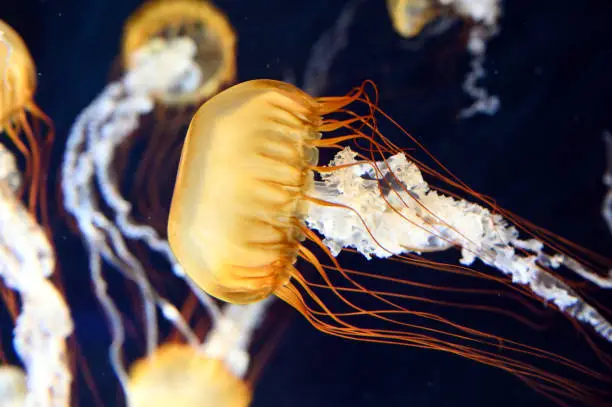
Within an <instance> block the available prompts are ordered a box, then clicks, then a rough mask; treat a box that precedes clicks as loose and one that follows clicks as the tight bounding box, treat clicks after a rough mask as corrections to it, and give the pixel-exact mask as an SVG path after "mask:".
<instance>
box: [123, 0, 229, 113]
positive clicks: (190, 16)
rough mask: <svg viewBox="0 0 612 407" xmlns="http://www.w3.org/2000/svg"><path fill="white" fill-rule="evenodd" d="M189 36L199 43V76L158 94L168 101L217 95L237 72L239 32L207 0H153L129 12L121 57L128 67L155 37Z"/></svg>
mask: <svg viewBox="0 0 612 407" xmlns="http://www.w3.org/2000/svg"><path fill="white" fill-rule="evenodd" d="M155 37H159V38H166V39H167V38H174V37H187V38H190V39H191V40H192V41H193V43H194V44H195V45H196V58H195V60H196V62H197V63H198V67H199V69H200V77H197V78H196V77H194V78H193V80H194V81H193V82H194V86H193V87H191V88H184V89H176V90H175V91H172V92H169V93H165V94H161V95H158V97H159V99H160V100H161V102H162V103H164V104H166V105H171V106H172V105H184V104H193V103H196V102H201V101H202V100H204V99H206V98H208V97H210V96H212V95H214V94H215V93H216V92H218V91H219V89H220V88H221V87H222V86H223V85H225V84H226V83H229V82H232V81H233V80H234V78H235V76H236V56H235V55H236V51H235V47H236V35H235V34H234V30H233V28H232V26H231V25H230V23H229V21H228V19H227V17H226V16H225V14H223V13H222V12H221V11H220V10H219V9H217V8H216V7H215V6H214V5H213V4H211V3H210V2H208V1H202V0H152V1H149V2H147V3H145V4H144V5H143V6H142V7H141V8H140V9H139V10H137V11H136V12H135V13H134V14H133V15H131V16H130V18H129V20H128V21H127V23H126V26H125V30H124V35H123V42H122V59H123V64H124V66H125V68H126V69H129V68H130V67H131V66H132V65H133V64H134V63H136V62H137V61H135V51H136V50H137V49H139V48H140V47H142V46H143V45H145V44H146V43H148V42H149V41H151V40H152V39H153V38H155Z"/></svg>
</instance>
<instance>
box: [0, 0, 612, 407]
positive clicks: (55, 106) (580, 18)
mask: <svg viewBox="0 0 612 407" xmlns="http://www.w3.org/2000/svg"><path fill="white" fill-rule="evenodd" d="M140 3H141V2H140V1H138V0H40V1H33V0H4V1H3V2H2V4H3V5H2V8H1V10H0V18H2V19H4V20H5V21H7V22H8V23H9V24H10V25H12V26H13V27H14V28H15V29H16V30H17V31H18V32H19V33H20V34H21V35H22V37H23V38H24V40H25V41H26V43H27V44H28V46H29V48H30V50H31V52H32V54H33V57H34V60H35V61H36V64H37V66H38V72H39V75H38V79H39V87H38V92H37V95H36V101H37V102H38V103H39V105H40V106H41V107H42V108H43V110H44V111H45V112H46V113H47V114H49V115H50V116H51V117H52V118H53V120H54V121H55V124H56V126H57V134H58V139H57V143H56V145H55V150H54V162H53V169H52V171H51V172H50V174H49V175H50V178H51V179H52V180H55V174H56V171H57V168H58V166H59V164H60V162H61V154H62V151H63V143H64V141H65V139H66V135H67V133H68V131H69V128H70V125H71V123H72V122H73V120H74V119H75V117H76V115H77V114H78V113H79V111H80V110H82V109H83V108H84V107H85V106H87V105H88V104H89V103H90V102H91V100H92V99H93V98H94V97H95V96H96V95H97V94H98V93H99V92H100V91H101V89H102V88H103V87H104V86H105V84H106V83H107V80H108V78H109V72H110V69H111V65H112V63H113V61H114V59H115V58H116V56H117V55H118V52H119V42H120V35H121V30H122V26H123V23H124V21H125V19H126V17H127V16H128V15H129V13H130V12H132V11H133V10H134V9H135V8H136V7H137V6H139V5H140ZM215 3H216V4H217V5H218V6H219V7H220V8H221V9H222V10H224V11H225V12H226V13H227V14H228V16H229V19H230V20H231V22H232V24H233V25H234V27H235V30H236V32H237V35H238V39H239V41H238V78H239V80H248V79H253V78H274V79H283V78H284V77H285V75H286V73H287V72H290V71H291V72H293V73H294V74H295V76H296V77H297V78H298V84H299V83H300V80H299V78H300V77H301V75H302V73H303V70H304V66H305V64H306V62H307V59H308V57H309V55H310V50H311V47H312V46H313V44H314V42H315V41H316V40H317V39H318V37H319V36H320V35H321V33H322V32H323V31H324V30H326V29H328V28H329V27H330V26H332V25H333V23H334V22H335V20H336V18H337V17H338V14H339V12H340V10H341V9H342V7H343V5H344V2H343V1H328V0H311V1H297V0H296V1H286V0H257V1H246V0H217V1H216V2H215ZM506 3H507V4H504V8H505V10H504V17H503V18H502V21H501V33H500V35H499V36H498V37H496V38H495V39H494V40H492V41H491V43H490V44H489V50H488V53H487V60H486V61H487V62H486V68H487V71H488V72H489V74H490V75H489V77H488V78H487V80H486V81H485V83H486V86H487V88H488V89H489V90H490V91H491V92H492V93H493V94H497V95H499V97H500V98H501V103H502V105H501V111H500V112H499V113H498V114H496V115H495V116H493V117H480V116H479V117H476V118H473V119H469V120H464V121H460V120H457V119H456V114H457V113H458V111H459V110H460V109H461V108H462V107H466V106H468V105H469V103H470V101H469V99H468V98H467V97H466V96H465V95H464V94H463V93H462V91H461V83H462V81H463V77H464V75H465V73H466V72H467V68H468V61H469V60H468V58H467V56H466V54H465V53H464V52H462V44H461V41H460V40H458V37H460V34H461V32H462V28H461V26H460V25H454V26H452V27H451V29H450V30H449V32H447V33H445V34H443V35H440V36H436V37H433V38H429V39H427V40H426V41H422V40H417V41H407V40H402V39H401V38H400V37H399V36H397V35H396V34H395V33H394V32H393V30H392V28H391V24H390V20H389V18H388V15H387V12H386V8H385V6H384V2H382V1H374V0H367V1H364V2H363V3H362V5H361V6H360V7H359V9H358V11H357V14H356V19H355V21H354V23H353V25H352V27H351V29H350V35H349V40H350V41H349V44H348V46H347V47H346V49H345V50H344V51H342V52H341V53H340V54H339V55H338V57H337V59H336V61H335V63H334V65H333V68H332V70H331V72H330V77H329V82H328V83H329V86H328V87H327V88H326V90H325V94H327V95H336V94H344V93H345V92H347V91H348V90H349V89H350V88H351V87H353V86H355V85H358V84H359V83H360V82H361V81H362V80H364V79H372V80H374V81H375V82H376V83H377V85H378V87H379V90H380V92H381V103H380V104H381V107H382V108H383V109H385V110H386V111H387V112H388V113H389V114H390V115H391V116H393V117H394V118H395V119H397V120H398V121H399V122H400V123H402V124H403V125H404V126H405V127H406V128H407V129H408V130H409V131H410V132H411V133H412V134H414V135H415V136H416V137H417V138H418V139H419V140H421V141H423V142H424V144H425V145H426V146H427V147H428V148H429V149H430V151H432V152H433V153H434V154H435V155H436V156H437V157H438V158H439V159H440V160H441V161H442V162H444V163H445V164H446V165H448V167H450V168H451V169H452V170H453V171H454V172H455V173H456V174H457V175H458V176H459V177H461V178H462V179H463V180H464V181H466V182H467V183H468V184H470V185H471V186H472V187H474V189H476V190H478V191H481V192H484V193H486V194H488V195H489V196H493V197H495V198H496V200H497V202H498V203H499V204H500V205H501V206H503V207H505V208H507V209H510V210H512V211H514V212H515V213H518V214H520V215H521V216H523V217H525V218H527V219H530V220H532V221H534V222H535V223H536V224H539V225H541V226H543V227H546V228H548V229H550V230H552V231H554V232H556V233H558V234H560V235H562V236H566V237H568V238H571V239H573V240H575V241H577V242H578V243H580V244H582V245H584V246H586V247H589V248H592V249H594V250H596V251H598V252H599V253H602V254H610V253H611V250H610V247H612V239H610V237H609V235H608V231H607V230H606V228H605V225H604V223H603V222H602V220H601V217H600V214H599V210H600V203H601V200H602V198H603V196H604V193H605V189H604V187H603V185H602V183H601V178H602V174H603V171H604V144H603V141H602V137H601V135H602V132H603V131H604V130H606V129H609V130H612V124H611V123H610V117H611V116H610V111H611V110H610V107H611V104H610V95H611V91H612V23H611V21H612V3H611V2H609V1H588V0H583V1H571V0H567V1H560V0H548V1H537V2H536V1H511V2H510V1H509V2H506ZM390 137H391V138H392V139H394V141H396V142H397V143H398V144H400V145H401V143H402V139H401V138H400V136H399V135H397V136H396V138H394V137H393V135H391V136H390ZM52 209H53V208H52ZM54 226H55V239H56V244H57V246H58V249H59V259H60V261H61V265H62V272H63V273H64V278H65V279H66V280H67V281H68V285H69V286H70V285H71V284H73V285H75V286H76V289H77V290H81V289H82V285H83V284H88V278H87V263H86V261H85V257H84V255H83V254H82V246H81V243H80V240H79V238H78V237H76V236H74V235H73V234H71V233H70V232H69V231H68V229H67V228H66V227H65V225H64V224H63V222H62V221H61V219H59V218H56V219H55V220H54ZM83 276H85V277H84V278H83ZM74 289H75V287H72V288H71V287H69V291H71V290H72V291H73V290H74ZM81 292H82V293H84V294H81V295H82V296H83V297H84V298H82V299H79V298H72V299H71V303H72V304H73V312H74V316H75V319H76V321H77V332H78V334H79V341H80V342H81V345H82V347H83V348H84V351H85V353H89V354H94V356H93V359H96V357H95V356H96V355H97V356H98V357H103V356H104V355H105V352H106V346H107V338H106V337H105V335H106V333H105V332H106V330H105V324H104V322H103V320H101V319H100V318H99V316H97V310H96V308H95V306H93V305H91V304H93V302H92V301H89V300H90V299H91V298H90V297H91V295H90V294H89V292H88V291H87V290H82V291H81ZM85 297H87V298H85ZM88 299H89V300H88ZM491 323H495V321H491ZM572 335H573V334H572V331H571V329H570V328H568V327H567V326H565V325H562V326H560V327H558V328H556V327H553V328H552V330H551V331H550V332H549V333H548V334H546V336H543V337H542V338H540V339H536V341H538V340H540V341H544V343H545V341H555V342H558V343H560V344H561V346H563V343H564V341H565V340H566V337H570V338H571V336H572ZM569 344H570V342H569V339H568V346H571V345H569ZM607 349H608V350H609V349H610V348H609V347H608V348H607ZM570 354H571V351H570ZM90 367H91V370H92V373H93V374H94V377H95V378H96V381H97V386H98V388H99V389H100V390H101V392H102V393H103V394H104V393H105V392H107V393H108V391H109V390H112V391H114V387H113V384H112V376H111V375H110V372H109V371H108V367H107V366H105V367H100V372H97V365H95V364H91V365H90ZM84 393H86V392H84ZM87 397H88V396H86V395H84V396H83V401H84V404H83V405H88V399H87ZM111 399H112V398H111ZM110 403H111V402H110V401H106V405H108V406H109V407H110V406H111V405H112V404H110ZM491 405H496V406H517V405H521V406H547V405H551V404H550V402H549V401H548V400H546V399H544V398H543V397H542V396H540V395H538V394H536V393H535V392H534V391H532V390H531V389H529V388H528V387H526V386H525V385H523V384H522V383H521V382H519V381H518V380H517V379H515V378H514V377H512V376H510V375H508V374H505V373H503V372H501V371H498V370H496V369H492V368H489V367H486V366H482V365H479V364H476V363H474V362H470V361H466V360H463V359H461V358H458V357H454V356H450V355H446V354H441V353H438V352H431V351H422V350H416V349H407V348H402V347H393V346H382V345H369V344H361V343H356V342H349V341H345V340H341V339H337V338H333V337H329V336H326V335H323V334H321V333H318V332H317V331H315V330H314V329H313V328H312V327H311V326H310V325H308V324H307V323H306V322H305V321H304V320H302V319H301V318H297V317H294V318H293V319H292V321H291V324H290V325H289V327H288V329H287V330H286V332H285V333H284V335H283V337H282V339H281V340H280V342H279V343H278V345H277V348H276V350H275V352H274V353H273V355H272V356H271V358H270V360H269V361H268V363H267V366H266V368H265V370H264V372H263V374H262V376H261V377H260V379H259V381H258V385H257V389H256V392H255V401H254V403H253V406H255V407H258V406H277V407H282V406H295V407H298V406H318V407H327V406H335V407H338V406H346V407H348V406H351V407H358V406H388V407H391V406H415V407H417V406H418V407H426V406H491Z"/></svg>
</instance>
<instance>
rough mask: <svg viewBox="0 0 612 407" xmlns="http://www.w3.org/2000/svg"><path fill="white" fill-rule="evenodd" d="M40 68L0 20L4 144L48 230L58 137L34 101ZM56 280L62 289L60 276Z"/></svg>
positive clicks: (12, 302) (7, 296) (8, 300)
mask: <svg viewBox="0 0 612 407" xmlns="http://www.w3.org/2000/svg"><path fill="white" fill-rule="evenodd" d="M35 91H36V66H35V65H34V61H33V59H32V56H31V55H30V52H29V51H28V48H27V46H26V44H25V42H24V41H23V39H22V38H21V37H20V36H19V34H18V33H17V32H16V31H15V30H14V29H13V28H12V27H11V26H9V25H8V24H7V23H6V22H4V21H2V20H0V142H1V143H2V144H4V145H5V146H7V148H9V149H10V150H11V151H14V152H16V153H18V157H19V158H18V162H19V164H20V166H21V164H23V177H22V178H23V182H22V183H21V188H20V190H19V191H18V192H17V194H18V196H19V197H20V198H21V199H23V200H24V202H25V203H26V206H27V209H28V211H29V212H30V213H31V214H32V215H33V216H34V217H35V219H37V221H39V222H40V223H42V225H43V227H45V228H47V227H48V214H47V196H46V195H47V194H46V188H47V187H46V170H47V167H48V164H49V154H50V151H51V144H52V142H53V138H54V132H53V124H52V122H51V120H50V119H49V118H48V117H47V115H46V114H45V113H44V112H43V111H42V110H41V109H40V108H39V107H38V106H37V105H36V103H35V102H34V93H35ZM53 281H54V282H55V283H56V284H58V286H61V283H60V281H59V277H57V276H53ZM2 296H3V298H4V301H5V304H6V306H7V307H8V308H9V311H10V312H11V314H12V315H13V317H15V316H16V312H17V304H16V299H15V297H14V294H13V293H12V291H11V290H6V289H4V288H3V289H2Z"/></svg>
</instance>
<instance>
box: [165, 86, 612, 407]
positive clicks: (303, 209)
mask: <svg viewBox="0 0 612 407" xmlns="http://www.w3.org/2000/svg"><path fill="white" fill-rule="evenodd" d="M368 84H370V83H369V82H366V83H364V85H362V86H361V87H359V88H357V89H355V90H354V91H352V92H351V93H349V94H348V95H347V96H341V97H320V98H316V99H315V98H313V97H311V96H310V95H308V94H306V93H304V92H302V91H300V90H298V89H297V88H295V87H294V86H292V85H289V84H287V83H283V82H277V81H269V80H255V81H249V82H244V83H241V84H239V85H235V86H234V87H232V88H230V89H228V90H226V91H223V92H221V93H220V94H218V95H217V96H215V97H213V98H212V99H210V100H209V101H208V102H206V103H205V104H204V105H203V106H202V107H201V108H200V109H199V110H198V112H197V113H196V115H195V116H194V118H193V120H192V122H191V125H190V127H189V131H188V133H187V138H186V140H185V144H184V147H183V152H182V156H181V163H180V165H179V171H178V175H177V182H176V186H175V191H174V196H173V200H172V205H171V211H170V217H169V220H168V237H169V242H170V245H171V247H172V250H173V252H174V253H175V255H176V256H177V259H178V260H179V262H180V264H181V265H182V266H183V267H184V269H185V272H186V273H187V274H188V275H189V276H190V277H191V278H192V279H193V280H194V281H195V283H197V284H198V285H199V286H200V287H202V288H203V289H204V290H206V292H208V293H210V294H211V295H213V296H215V297H217V298H220V299H223V300H225V301H229V302H232V303H251V302H254V301H259V300H261V299H263V298H267V297H268V296H270V295H272V294H275V295H276V296H278V297H280V298H281V299H283V300H284V301H286V302H287V303H289V304H290V305H292V306H293V307H294V308H295V309H297V310H298V311H299V312H300V313H301V314H303V315H304V316H305V317H306V318H307V319H308V320H309V321H310V322H311V323H312V324H313V325H314V326H315V327H316V328H318V329H320V330H321V331H324V332H327V333H330V334H333V335H337V336H340V337H343V338H349V339H357V340H364V341H371V342H378V343H390V344H401V345H408V346H413V347H417V348H425V349H437V350H444V351H446V352H450V353H453V354H457V355H460V356H463V357H466V358H469V359H471V360H474V361H478V362H481V363H484V364H487V365H491V366H495V367H498V368H500V369H503V370H504V371H507V372H509V373H512V374H514V375H516V376H517V377H518V378H519V379H520V380H522V381H523V382H525V383H526V384H528V385H529V386H531V387H533V388H534V389H536V390H537V391H538V392H540V393H542V394H544V395H546V396H548V397H549V398H551V399H552V400H554V401H556V402H558V403H560V404H561V405H568V403H570V404H571V405H576V404H579V403H582V404H584V405H597V406H602V405H610V400H611V398H610V389H611V388H612V386H611V385H612V378H611V376H610V370H611V369H612V359H611V358H610V356H609V354H606V353H605V351H604V350H602V349H601V347H602V346H604V347H605V346H607V347H608V349H609V346H610V342H612V325H611V324H610V322H609V319H608V318H609V315H610V311H609V310H606V309H605V308H603V307H598V308H596V306H597V303H596V302H590V301H589V299H588V298H589V296H588V295H587V294H588V293H587V290H585V283H584V280H587V281H588V282H589V283H592V284H593V285H594V286H600V287H605V286H606V282H607V283H608V284H609V282H610V281H611V280H612V275H611V273H610V266H611V261H610V260H609V259H606V258H603V257H602V256H596V255H593V254H589V253H588V252H587V251H586V250H583V249H581V248H579V247H578V246H576V245H574V244H572V243H571V242H568V241H567V240H564V239H562V238H559V237H556V236H555V235H553V234H552V233H550V232H548V231H546V230H543V229H542V228H538V227H536V226H534V225H532V224H530V223H529V222H527V221H525V220H522V219H521V218H519V217H518V216H516V215H513V214H512V213H510V212H508V211H505V210H503V209H501V208H499V207H497V206H496V205H495V204H494V203H493V201H492V200H491V199H490V198H487V197H485V196H483V195H481V194H478V193H477V192H475V191H474V190H472V189H471V188H469V187H468V186H467V185H466V184H465V183H463V182H462V181H461V180H459V179H458V178H456V177H455V176H454V175H453V174H452V173H450V172H449V171H448V170H447V169H446V168H445V167H444V166H442V164H440V163H439V162H438V161H437V160H436V159H435V158H434V157H433V156H432V155H431V154H430V153H428V152H427V151H426V150H425V149H424V148H423V147H422V146H421V145H420V144H419V143H418V142H417V141H416V140H415V139H414V138H412V137H411V136H410V135H409V134H408V133H407V132H405V130H403V129H402V128H401V127H400V126H399V125H398V124H397V123H396V122H395V121H393V119H391V118H390V117H389V116H388V115H386V114H385V113H384V112H383V111H382V110H381V109H380V108H378V107H377V106H376V103H374V102H373V101H372V97H370V96H369V95H368V94H367V93H366V91H365V90H366V86H367V85H368ZM372 86H373V84H372ZM374 89H375V88H374ZM377 97H378V96H377V94H375V95H374V98H373V100H376V99H377ZM360 108H364V112H363V113H359V109H360ZM380 118H382V119H383V120H385V121H389V122H391V123H392V124H393V125H394V126H395V127H396V128H397V129H399V130H400V131H401V132H402V133H403V134H404V135H405V136H407V137H409V139H410V141H411V142H412V143H413V145H414V147H416V148H415V149H414V151H410V152H409V151H408V150H404V149H401V148H399V147H397V146H395V145H394V144H392V143H391V142H390V140H389V139H387V138H386V137H384V136H383V134H382V133H381V132H380V131H379V130H378V120H379V119H380ZM328 133H331V135H330V136H329V137H323V136H324V135H325V136H327V134H328ZM326 149H331V150H332V151H333V150H338V152H337V154H336V156H335V158H334V159H333V160H332V161H331V162H330V163H329V165H327V166H322V165H319V164H318V157H319V150H326ZM419 155H422V157H419ZM315 176H316V178H315ZM475 202H477V203H475ZM314 231H317V232H318V234H317V233H315V232H314ZM521 232H522V233H523V234H525V235H526V236H525V237H523V236H522V235H521ZM307 242H310V245H311V246H312V247H308V246H307V245H306V243H307ZM453 248H457V249H458V250H459V251H460V254H461V257H460V258H459V259H456V258H455V259H453V260H445V258H449V257H450V256H449V255H447V254H444V253H441V254H440V258H441V260H434V259H431V258H430V257H431V256H433V257H435V256H436V253H440V252H447V251H449V250H451V249H453ZM341 254H343V255H344V256H351V255H355V254H361V255H363V256H365V257H366V258H367V259H375V258H383V259H390V260H393V261H397V262H401V263H404V264H413V265H417V266H419V267H420V268H421V270H409V271H408V270H403V271H402V272H400V273H398V274H397V275H396V274H394V273H392V272H391V270H390V269H388V268H387V267H386V266H385V267H384V268H380V269H379V270H378V271H358V270H351V269H348V268H345V267H342V266H341V265H340V261H339V259H337V257H338V256H340V255H341ZM298 259H300V260H302V261H303V262H305V263H306V264H304V265H303V267H299V268H298V267H296V265H295V264H296V261H297V260H298ZM477 260H479V261H480V262H481V263H482V264H483V265H486V266H488V267H490V268H494V269H497V270H498V271H500V272H501V273H502V275H499V276H497V275H491V274H490V273H488V272H486V271H480V270H478V269H477V268H471V267H469V266H472V267H477V266H478V265H477V264H475V263H477ZM453 262H454V263H455V264H453ZM456 263H459V264H456ZM308 264H310V266H311V267H306V266H307V265H308ZM373 267H374V266H373ZM381 267H382V266H381ZM423 268H427V269H430V270H431V272H432V273H433V272H434V271H439V272H440V273H439V275H438V278H437V279H434V278H430V275H431V273H428V274H429V275H425V274H424V273H423ZM561 268H565V269H566V270H567V271H569V272H570V273H571V272H573V273H575V274H574V275H571V274H569V275H567V274H563V273H561V270H560V269H561ZM447 274H449V275H451V276H452V277H456V278H457V282H455V281H448V280H446V278H448V276H447ZM576 276H580V277H582V278H583V279H584V280H583V281H578V280H577V279H575V278H574V277H576ZM459 278H463V280H468V281H463V280H459ZM479 280H487V282H488V284H489V285H486V286H484V288H477V287H478V286H477V284H478V282H479ZM466 283H467V284H466ZM490 286H493V287H490ZM501 293H504V294H503V297H501V296H502V294H501ZM500 297H501V298H500ZM542 302H544V303H546V304H548V305H549V307H551V308H552V309H556V310H559V311H560V312H561V313H563V315H564V316H566V317H567V318H568V319H569V320H570V321H572V322H573V325H574V327H575V329H576V330H577V331H578V332H580V334H581V335H584V336H585V337H586V340H585V342H586V344H587V345H588V346H589V347H590V348H591V351H592V354H591V355H592V356H595V357H596V358H597V359H598V363H599V362H601V364H602V366H599V367H598V368H591V367H587V366H584V365H582V364H580V363H578V362H576V361H573V360H571V359H570V358H568V357H565V356H562V355H561V354H559V353H556V352H553V351H550V350H545V349H539V348H537V347H535V346H532V345H529V344H526V343H523V341H522V340H521V339H513V337H514V338H516V336H515V334H517V332H516V330H515V329H510V330H509V331H507V332H506V331H504V332H502V333H500V334H495V333H493V332H490V330H488V329H489V328H488V327H478V326H477V325H475V322H474V321H473V319H472V318H469V317H467V316H466V317H465V318H463V319H466V320H465V322H464V321H462V320H461V318H462V315H458V316H450V317H449V316H447V315H448V314H447V312H448V313H451V314H452V310H454V309H461V310H472V311H474V312H480V313H490V314H492V315H495V316H499V317H505V318H506V319H507V320H508V327H510V326H513V325H512V324H515V323H518V325H517V326H518V327H521V326H529V327H532V328H541V327H542V325H543V324H542V321H539V320H538V319H539V318H540V319H541V317H542V310H539V309H538V307H537V305H538V304H540V303H542ZM510 304H513V307H509V305H510ZM517 308H519V310H518V311H515V309H517ZM606 315H607V317H606ZM457 317H458V318H459V320H454V318H457ZM576 321H578V322H580V323H581V324H583V326H584V328H583V327H582V326H580V325H579V324H577V323H576ZM592 334H595V335H592ZM588 335H591V336H588ZM602 339H603V340H602ZM600 342H601V343H600ZM552 348H553V346H552V344H551V349H552ZM563 351H566V350H561V352H563ZM597 369H603V370H604V371H605V372H602V371H599V370H597ZM587 381H588V383H586V382H587Z"/></svg>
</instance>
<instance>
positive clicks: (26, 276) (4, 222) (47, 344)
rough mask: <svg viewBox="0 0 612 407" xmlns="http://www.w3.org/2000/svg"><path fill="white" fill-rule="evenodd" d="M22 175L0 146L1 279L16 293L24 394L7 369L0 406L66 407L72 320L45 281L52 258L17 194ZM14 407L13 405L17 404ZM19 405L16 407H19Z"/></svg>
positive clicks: (46, 241)
mask: <svg viewBox="0 0 612 407" xmlns="http://www.w3.org/2000/svg"><path fill="white" fill-rule="evenodd" d="M19 187H20V176H19V173H18V170H17V167H16V160H15V159H14V157H13V155H12V154H11V153H10V152H9V151H8V150H7V149H6V148H5V147H4V145H3V144H1V143H0V277H2V280H3V283H4V285H5V287H7V288H8V289H10V290H13V291H14V292H16V293H17V294H18V295H19V300H20V301H19V304H20V306H19V311H18V315H17V318H16V320H15V326H14V330H13V347H14V349H15V351H16V353H17V356H19V358H20V359H21V362H22V363H23V366H24V367H25V374H26V375H27V378H26V379H25V383H26V390H27V393H25V394H24V392H23V391H18V388H17V387H14V388H13V389H9V387H10V385H9V383H7V380H8V381H9V382H10V383H13V384H14V385H17V382H20V380H22V379H19V378H18V377H17V376H15V371H12V373H11V371H9V370H7V369H9V368H8V367H6V368H4V369H3V370H2V372H1V373H0V383H1V384H0V388H1V389H2V391H0V400H2V405H3V406H4V405H7V404H10V403H18V400H19V399H23V403H22V404H21V405H22V406H27V407H29V406H32V407H34V406H36V407H47V406H49V407H67V406H68V405H69V403H70V384H71V381H72V373H71V369H70V363H69V357H68V351H67V344H66V341H67V339H68V337H69V336H70V335H71V334H72V329H73V325H72V318H71V316H70V311H69V309H68V306H67V305H66V302H65V300H64V298H63V296H62V293H61V292H60V291H59V290H58V289H57V288H56V287H55V286H54V285H53V283H52V282H51V281H50V280H49V279H50V277H51V275H52V273H53V269H54V267H55V254H54V252H53V247H52V246H51V243H50V242H49V238H48V237H47V235H46V234H45V231H44V230H43V229H42V227H41V226H40V225H39V224H38V223H37V222H36V219H35V218H34V217H33V215H32V214H31V213H30V212H28V211H27V209H26V208H25V207H24V206H23V205H22V203H21V202H20V200H19V199H18V196H17V191H18V189H19ZM15 405H17V404H15ZM21 405H20V406H21Z"/></svg>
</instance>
